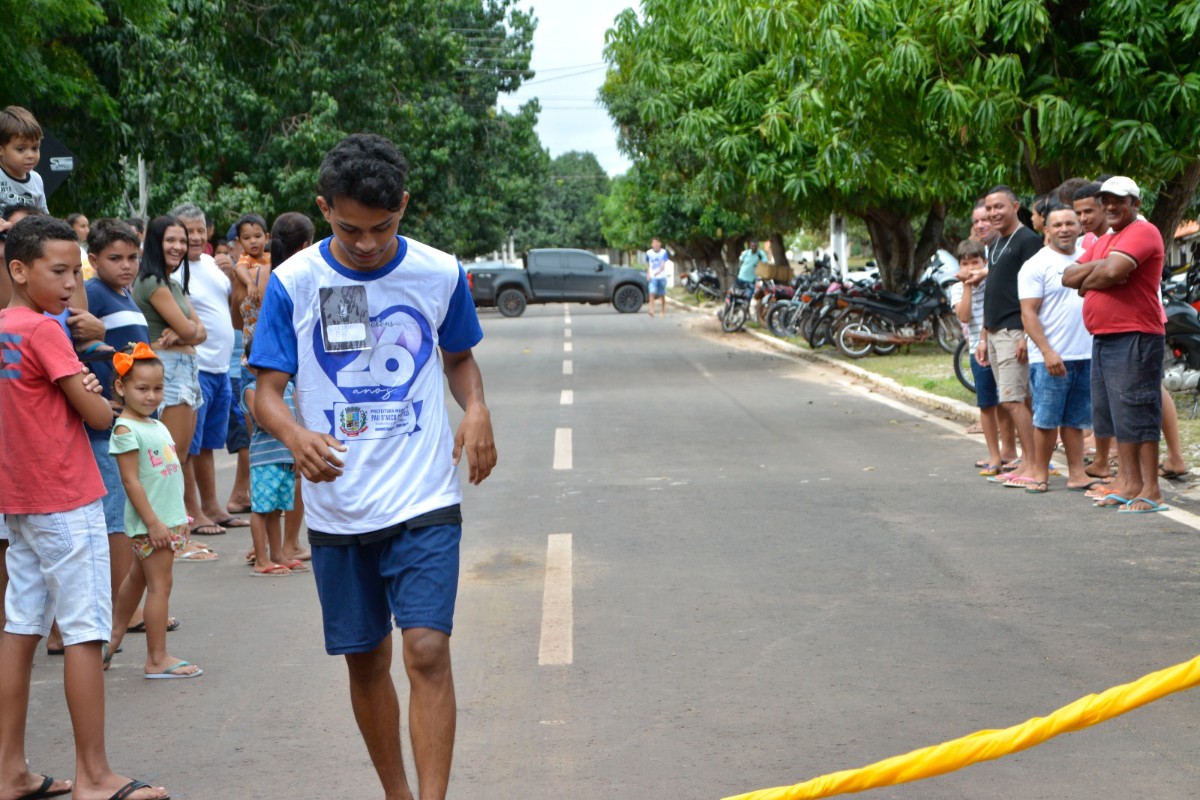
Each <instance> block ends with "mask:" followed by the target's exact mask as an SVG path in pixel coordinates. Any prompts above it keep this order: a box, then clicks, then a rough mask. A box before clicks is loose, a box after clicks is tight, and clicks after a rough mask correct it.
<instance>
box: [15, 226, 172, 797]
mask: <svg viewBox="0 0 1200 800" xmlns="http://www.w3.org/2000/svg"><path fill="white" fill-rule="evenodd" d="M5 258H6V260H7V265H6V266H7V270H8V274H9V275H10V276H11V278H12V284H13V296H12V300H11V302H10V303H9V305H8V308H6V309H4V310H3V311H0V474H3V475H6V476H9V479H8V480H5V481H3V482H0V513H3V514H4V515H5V521H6V522H7V524H8V527H9V529H10V536H11V541H10V543H9V547H8V553H7V561H8V577H9V584H8V590H7V592H6V596H5V609H6V612H7V617H8V619H7V621H6V623H5V626H4V632H5V635H4V637H3V638H0V795H2V796H6V797H29V798H36V797H55V796H58V795H63V794H67V793H70V792H72V791H73V792H75V795H76V796H77V797H80V796H84V797H109V796H111V797H121V798H127V800H162V798H166V797H168V795H167V792H166V790H165V789H163V788H162V787H158V788H157V789H155V788H152V787H150V786H148V785H146V784H144V783H142V782H141V781H135V780H130V779H129V778H126V777H122V776H120V775H116V774H114V773H113V771H112V770H111V769H110V768H109V766H108V757H107V756H106V755H105V749H104V678H103V673H102V671H101V663H102V658H103V656H102V653H101V643H102V642H104V641H107V639H108V637H109V634H110V633H111V630H112V595H111V590H110V587H109V581H108V572H109V566H108V541H107V539H108V531H107V530H106V526H105V523H104V509H103V507H102V506H101V504H100V498H101V497H103V496H104V483H103V481H102V480H101V479H100V471H99V469H98V468H97V467H96V461H95V459H94V458H93V457H92V455H91V446H90V445H89V443H88V438H87V434H86V432H85V431H84V429H83V424H82V423H83V422H86V423H87V424H88V425H90V426H91V427H93V428H97V429H104V428H107V427H108V426H109V425H111V423H112V410H111V408H110V407H109V404H108V401H107V400H105V399H104V396H103V395H102V394H101V393H100V382H99V381H98V380H96V377H95V376H94V375H92V374H90V373H88V372H87V371H86V370H85V369H84V367H83V365H82V364H81V363H80V361H79V359H78V358H76V356H75V351H74V349H73V348H72V346H71V343H70V341H68V339H67V337H65V336H63V334H62V329H61V328H60V327H59V324H58V322H57V321H56V320H54V319H52V318H50V317H47V316H45V314H47V313H49V314H60V313H62V311H63V310H64V309H65V308H66V307H67V305H68V304H69V303H70V301H71V295H72V293H73V292H74V291H75V286H76V283H77V282H78V281H79V273H80V268H81V263H80V262H81V258H80V254H79V244H78V242H77V241H76V239H75V232H74V231H73V230H72V229H71V227H70V226H69V225H67V224H66V223H65V222H63V221H61V220H57V219H54V218H52V217H48V216H36V215H35V216H30V217H26V218H25V219H23V220H21V221H20V222H18V223H17V224H16V225H14V226H13V227H12V229H10V230H9V231H8V240H7V242H6V249H5ZM14 476H20V479H19V480H13V479H12V478H13V477H14ZM55 618H57V620H58V626H59V629H60V630H61V631H62V636H63V643H64V644H65V645H66V647H65V649H66V653H65V657H66V667H65V669H64V683H65V689H66V695H67V709H68V711H69V712H70V715H71V726H72V729H73V732H74V736H75V769H76V772H75V774H76V779H77V781H78V783H77V784H76V785H74V786H73V785H72V784H71V782H70V781H56V780H54V779H53V778H49V777H46V776H43V775H37V774H34V773H31V772H30V771H29V770H28V768H27V767H26V764H25V741H24V733H25V719H26V716H27V713H28V709H29V684H30V677H31V673H32V668H33V656H34V653H35V652H36V650H37V646H38V642H39V641H40V640H41V638H42V637H44V636H46V635H47V634H48V633H49V631H50V622H51V620H53V619H55Z"/></svg>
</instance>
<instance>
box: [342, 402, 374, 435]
mask: <svg viewBox="0 0 1200 800" xmlns="http://www.w3.org/2000/svg"><path fill="white" fill-rule="evenodd" d="M369 427H370V424H369V423H368V421H367V414H366V412H365V411H363V409H362V408H361V407H360V406H343V407H342V409H341V410H340V411H339V412H338V430H340V431H341V432H342V433H344V434H346V435H347V436H349V437H351V438H355V437H357V436H359V435H360V434H362V433H365V432H366V430H367V428H369Z"/></svg>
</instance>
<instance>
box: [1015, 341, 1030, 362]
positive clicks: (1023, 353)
mask: <svg viewBox="0 0 1200 800" xmlns="http://www.w3.org/2000/svg"><path fill="white" fill-rule="evenodd" d="M1028 361H1029V346H1028V345H1027V344H1026V343H1025V340H1024V339H1020V340H1018V341H1017V363H1018V364H1024V363H1026V362H1028Z"/></svg>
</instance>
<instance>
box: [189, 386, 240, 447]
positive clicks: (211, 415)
mask: <svg viewBox="0 0 1200 800" xmlns="http://www.w3.org/2000/svg"><path fill="white" fill-rule="evenodd" d="M200 394H201V396H202V397H203V398H204V402H203V403H202V404H201V405H200V407H199V408H197V409H196V432H195V433H194V434H192V443H191V446H190V447H188V455H193V456H194V455H196V454H198V453H199V452H200V451H201V450H220V449H221V448H222V447H224V446H225V437H226V436H228V435H229V405H230V403H232V402H233V389H232V388H231V387H230V385H229V373H228V372H201V373H200Z"/></svg>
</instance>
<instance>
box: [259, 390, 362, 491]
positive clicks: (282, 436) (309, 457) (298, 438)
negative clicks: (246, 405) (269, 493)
mask: <svg viewBox="0 0 1200 800" xmlns="http://www.w3.org/2000/svg"><path fill="white" fill-rule="evenodd" d="M291 379H292V376H291V375H288V374H287V373H286V372H278V371H276V370H273V369H262V368H261V367H260V368H259V370H258V376H257V378H256V381H257V384H258V391H257V392H256V393H255V398H254V418H255V421H256V422H257V423H258V424H259V425H261V426H262V427H263V428H264V429H265V430H266V431H267V432H268V433H270V434H271V435H272V436H274V437H275V438H276V439H278V440H279V441H280V442H282V443H283V446H284V447H286V448H287V449H288V450H290V451H291V453H292V458H293V459H295V461H296V466H297V467H298V468H299V469H300V471H301V472H302V473H304V477H306V478H308V479H309V480H310V481H312V482H313V483H322V482H324V481H332V480H334V479H336V478H337V477H338V476H340V475H341V474H342V466H343V464H342V462H341V461H340V460H339V459H337V458H335V457H334V456H333V454H332V453H330V452H329V451H330V448H336V449H337V450H340V451H343V452H344V451H345V449H346V446H345V445H343V444H342V443H341V442H339V441H338V440H337V439H335V438H333V437H332V436H330V435H329V434H327V433H317V432H316V431H310V430H308V429H307V428H305V427H304V426H302V425H301V424H300V423H299V422H297V421H296V418H295V417H294V416H292V412H291V409H289V408H288V407H287V403H286V402H284V399H283V393H284V391H285V390H286V389H287V385H288V381H290V380H291Z"/></svg>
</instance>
